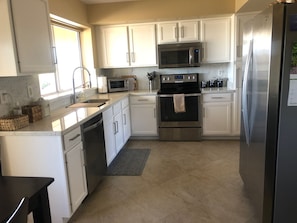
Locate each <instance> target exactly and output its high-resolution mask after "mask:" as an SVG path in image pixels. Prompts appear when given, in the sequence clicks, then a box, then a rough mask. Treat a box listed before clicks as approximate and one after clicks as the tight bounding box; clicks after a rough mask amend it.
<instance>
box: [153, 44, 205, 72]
mask: <svg viewBox="0 0 297 223" xmlns="http://www.w3.org/2000/svg"><path fill="white" fill-rule="evenodd" d="M201 57H202V43H201V42H193V43H178V44H159V45H158V64H159V68H177V67H199V66H200V62H201Z"/></svg>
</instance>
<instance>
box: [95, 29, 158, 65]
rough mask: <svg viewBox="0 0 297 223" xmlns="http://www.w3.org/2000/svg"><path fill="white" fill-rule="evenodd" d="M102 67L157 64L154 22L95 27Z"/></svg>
mask: <svg viewBox="0 0 297 223" xmlns="http://www.w3.org/2000/svg"><path fill="white" fill-rule="evenodd" d="M96 38H97V44H98V45H99V46H98V49H99V51H98V58H99V64H100V67H102V68H113V67H147V66H157V56H156V55H157V53H156V31H155V25H154V24H140V25H129V26H124V25H123V26H102V27H97V28H96Z"/></svg>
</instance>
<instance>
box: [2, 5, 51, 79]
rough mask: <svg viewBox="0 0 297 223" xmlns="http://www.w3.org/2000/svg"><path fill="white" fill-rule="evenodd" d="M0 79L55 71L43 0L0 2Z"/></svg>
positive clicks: (47, 16) (49, 31) (48, 21)
mask: <svg viewBox="0 0 297 223" xmlns="http://www.w3.org/2000/svg"><path fill="white" fill-rule="evenodd" d="M0 21H1V25H0V48H1V51H0V76H17V75H26V74H34V73H47V72H53V71H54V70H55V64H54V62H55V61H54V53H53V47H52V33H51V28H50V20H49V12H48V5H47V1H46V0H26V1H24V0H3V1H0Z"/></svg>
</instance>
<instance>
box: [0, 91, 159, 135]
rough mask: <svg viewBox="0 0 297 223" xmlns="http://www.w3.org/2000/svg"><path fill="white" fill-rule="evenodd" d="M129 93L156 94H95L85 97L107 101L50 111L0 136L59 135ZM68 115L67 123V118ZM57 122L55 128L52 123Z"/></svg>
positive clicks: (145, 92)
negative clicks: (96, 105) (98, 104)
mask: <svg viewBox="0 0 297 223" xmlns="http://www.w3.org/2000/svg"><path fill="white" fill-rule="evenodd" d="M130 95H157V91H144V90H139V91H129V92H116V93H106V94H95V95H93V96H91V97H89V98H85V99H84V100H86V99H108V101H107V102H106V103H105V104H104V105H103V106H100V107H84V108H82V107H81V108H69V107H68V108H67V107H65V108H61V109H58V110H55V111H53V112H51V115H50V116H47V117H44V118H43V119H42V120H39V121H37V122H34V123H30V124H29V126H27V127H24V128H22V129H18V130H16V131H0V136H61V135H65V134H66V133H68V132H70V131H71V130H73V129H75V128H77V127H78V126H80V125H81V124H83V123H84V122H86V121H88V120H89V119H91V118H93V117H94V116H96V115H98V114H100V113H102V112H104V111H105V110H107V109H108V108H110V107H111V106H113V105H114V104H115V103H117V102H118V101H121V100H122V99H124V98H125V97H129V96H130ZM70 116H73V117H76V120H73V121H72V122H71V121H69V119H70V118H69V117H70ZM67 117H68V122H70V123H68V124H67V121H66V119H67ZM54 123H57V127H56V128H55V127H54V126H53V125H54Z"/></svg>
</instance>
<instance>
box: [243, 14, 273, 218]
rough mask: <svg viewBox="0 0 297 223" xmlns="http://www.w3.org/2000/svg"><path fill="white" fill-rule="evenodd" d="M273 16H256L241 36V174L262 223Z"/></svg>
mask: <svg viewBox="0 0 297 223" xmlns="http://www.w3.org/2000/svg"><path fill="white" fill-rule="evenodd" d="M271 34H272V13H271V10H270V11H266V12H265V13H261V14H259V15H257V16H256V17H255V18H254V19H253V22H252V28H251V27H249V26H248V25H247V30H246V34H245V35H244V48H243V58H244V59H245V61H243V64H244V65H245V67H244V69H243V70H244V74H243V86H242V120H241V123H242V127H241V143H240V174H241V176H242V179H243V181H244V183H245V188H246V189H247V192H248V194H249V197H250V198H251V201H252V203H253V205H254V206H255V209H256V210H257V213H258V216H259V221H260V222H262V212H263V201H264V178H265V150H266V123H267V106H268V79H269V72H270V53H271Z"/></svg>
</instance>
